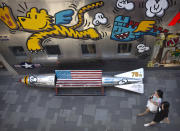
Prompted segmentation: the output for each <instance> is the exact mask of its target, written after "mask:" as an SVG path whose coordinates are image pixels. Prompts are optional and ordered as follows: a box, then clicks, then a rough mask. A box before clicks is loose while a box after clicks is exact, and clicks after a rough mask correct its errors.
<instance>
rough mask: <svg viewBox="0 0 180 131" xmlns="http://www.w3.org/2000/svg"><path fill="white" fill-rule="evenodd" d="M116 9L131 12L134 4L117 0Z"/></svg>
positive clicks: (125, 0)
mask: <svg viewBox="0 0 180 131" xmlns="http://www.w3.org/2000/svg"><path fill="white" fill-rule="evenodd" d="M116 7H117V8H118V9H125V10H133V9H134V3H133V2H128V0H117V2H116Z"/></svg>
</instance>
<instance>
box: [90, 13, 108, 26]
mask: <svg viewBox="0 0 180 131" xmlns="http://www.w3.org/2000/svg"><path fill="white" fill-rule="evenodd" d="M107 22H108V19H107V18H106V17H105V16H104V14H103V13H97V14H96V15H95V16H94V19H93V22H92V23H93V25H95V26H98V25H100V24H102V25H105V24H107Z"/></svg>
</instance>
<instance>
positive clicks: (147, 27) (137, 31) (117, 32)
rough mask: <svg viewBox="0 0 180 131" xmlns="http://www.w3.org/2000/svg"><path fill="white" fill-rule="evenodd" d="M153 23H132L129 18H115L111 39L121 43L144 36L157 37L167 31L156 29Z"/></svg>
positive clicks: (160, 28)
mask: <svg viewBox="0 0 180 131" xmlns="http://www.w3.org/2000/svg"><path fill="white" fill-rule="evenodd" d="M154 24H155V21H147V20H146V21H141V22H134V21H132V20H131V17H129V16H117V17H116V18H115V20H114V26H113V29H112V32H111V37H110V38H111V39H112V40H116V41H121V42H127V41H133V40H137V39H139V38H140V37H142V36H144V35H152V36H157V34H159V33H168V31H169V30H167V29H163V28H162V27H157V26H155V25H154Z"/></svg>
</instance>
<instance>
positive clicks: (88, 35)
mask: <svg viewBox="0 0 180 131" xmlns="http://www.w3.org/2000/svg"><path fill="white" fill-rule="evenodd" d="M103 5H104V2H103V1H99V2H95V3H92V4H88V5H86V6H84V7H82V8H80V9H79V11H78V13H77V16H78V22H77V24H75V25H73V26H70V27H66V26H63V25H61V24H69V23H70V22H71V20H72V15H73V14H74V11H73V10H70V9H68V10H63V11H60V12H58V13H56V14H55V23H54V22H53V17H52V16H51V15H49V14H48V12H47V10H45V9H40V10H39V9H37V8H36V7H33V8H31V9H30V10H29V11H28V12H27V13H26V16H18V17H17V20H16V19H15V17H14V16H13V13H12V10H11V8H10V7H8V6H7V5H6V4H4V3H3V7H0V19H1V21H3V22H4V23H5V24H6V25H7V26H8V27H9V28H10V29H12V30H20V31H25V32H31V33H33V34H32V35H31V36H30V37H29V38H28V39H27V42H26V45H27V48H28V50H29V51H32V52H34V51H35V52H37V51H41V50H43V46H42V42H43V41H44V40H45V39H47V38H49V37H55V38H57V37H58V38H74V39H92V40H98V39H100V38H101V35H100V33H99V32H98V31H97V30H96V29H95V28H89V29H86V30H82V31H78V30H76V29H77V28H79V27H80V26H82V25H83V23H84V13H86V12H87V11H89V10H93V9H96V8H99V7H102V6H103Z"/></svg>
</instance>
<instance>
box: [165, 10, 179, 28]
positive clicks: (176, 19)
mask: <svg viewBox="0 0 180 131" xmlns="http://www.w3.org/2000/svg"><path fill="white" fill-rule="evenodd" d="M177 23H180V12H179V13H177V14H176V16H175V17H174V18H173V19H172V21H171V22H170V23H169V24H168V26H174V25H176V24H177Z"/></svg>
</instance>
